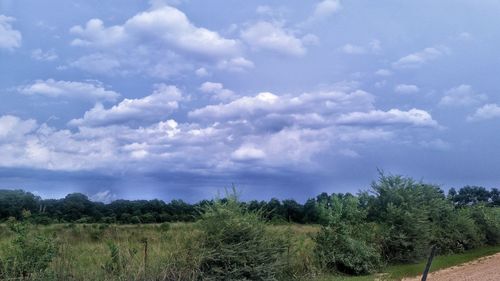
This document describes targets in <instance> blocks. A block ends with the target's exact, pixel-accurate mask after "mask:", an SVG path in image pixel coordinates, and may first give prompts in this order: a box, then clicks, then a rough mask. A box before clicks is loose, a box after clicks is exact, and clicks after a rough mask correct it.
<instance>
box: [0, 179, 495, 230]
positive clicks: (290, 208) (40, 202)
mask: <svg viewBox="0 0 500 281" xmlns="http://www.w3.org/2000/svg"><path fill="white" fill-rule="evenodd" d="M432 187H433V190H435V193H436V196H438V197H439V198H441V199H443V200H445V201H446V202H449V203H450V204H451V205H452V206H454V207H455V208H462V207H467V206H477V205H484V206H491V207H493V206H500V192H499V190H498V189H497V188H493V189H491V190H488V189H486V188H484V187H480V186H465V187H462V188H460V189H458V190H456V189H454V188H451V189H450V190H449V191H448V194H447V195H446V194H445V192H444V191H443V190H442V189H440V188H439V187H437V186H432ZM382 195H384V194H378V193H377V192H376V191H374V190H373V189H372V190H369V191H364V192H360V193H359V194H358V195H353V194H350V193H345V194H343V193H333V194H328V193H325V192H324V193H321V194H320V195H318V196H316V197H315V198H310V199H308V200H307V201H306V202H305V203H304V204H301V203H299V202H297V201H295V200H293V199H286V200H279V199H276V198H273V199H271V200H269V201H257V200H253V201H249V202H240V204H241V205H242V206H243V207H245V208H247V209H248V210H250V211H259V212H261V213H262V215H263V217H264V219H266V220H268V221H272V222H294V223H302V224H321V223H322V220H324V218H323V217H322V216H323V214H322V213H324V208H325V207H326V208H331V207H332V202H336V201H340V202H344V201H349V200H351V199H356V200H357V201H359V202H358V204H359V205H360V207H361V208H364V209H365V210H366V211H368V213H369V218H371V219H375V218H376V217H378V216H379V215H380V214H379V212H380V210H376V209H374V208H379V207H377V206H372V205H371V204H372V203H373V201H374V198H376V197H380V196H382ZM224 200H226V199H222V201H224ZM214 202H215V201H214V200H202V201H200V202H198V203H195V204H189V203H186V202H184V201H182V200H172V201H170V202H168V203H166V202H164V201H162V200H157V199H155V200H116V201H113V202H111V203H108V204H105V203H102V202H93V201H91V200H90V199H89V198H88V197H87V196H86V195H84V194H81V193H71V194H68V195H67V196H66V197H65V198H62V199H42V198H40V197H39V196H36V195H34V194H32V193H30V192H26V191H23V190H0V221H5V220H8V219H9V218H16V219H22V213H23V211H29V212H30V213H31V216H30V219H31V220H32V221H33V222H35V223H41V224H50V223H65V222H74V223H123V224H138V223H163V222H191V221H196V220H197V219H198V218H199V217H200V216H201V212H202V210H203V209H204V207H206V206H210V205H213V204H214Z"/></svg>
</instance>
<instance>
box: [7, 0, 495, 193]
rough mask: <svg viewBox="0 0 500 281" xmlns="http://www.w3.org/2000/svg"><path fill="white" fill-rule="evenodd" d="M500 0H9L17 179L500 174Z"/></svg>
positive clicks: (489, 179)
mask: <svg viewBox="0 0 500 281" xmlns="http://www.w3.org/2000/svg"><path fill="white" fill-rule="evenodd" d="M498 11H500V2H499V1H496V0H480V1H473V0H467V1H466V0H440V1H435V0H419V1H413V0H412V1H400V0H378V1H370V0H349V1H347V0H345V1H342V0H315V1H284V0H273V1H260V0H250V1H235V0H171V1H162V0H152V1H145V0H142V1H139V0H129V1H116V0H109V1H100V0H85V1H84V0H73V1H68V0H46V1H28V0H0V99H1V100H0V188H9V189H12V188H16V189H24V190H27V191H31V192H33V193H35V194H37V195H40V196H42V197H44V198H59V197H64V196H65V195H66V194H67V193H71V192H82V193H84V194H87V195H88V196H89V197H90V198H91V199H92V200H96V201H104V202H109V201H111V200H115V199H118V198H126V199H151V198H160V199H164V200H170V199H174V198H181V199H184V200H186V201H190V202H194V201H197V200H200V199H207V198H208V199H210V198H214V197H216V196H220V194H223V193H224V192H225V188H228V187H231V186H232V185H234V186H236V188H237V189H238V190H239V192H240V193H241V196H242V198H243V199H269V198H271V197H278V198H282V199H285V198H295V199H296V200H299V201H304V200H305V199H306V198H308V197H313V196H315V195H317V194H319V193H321V192H328V193H332V192H351V193H355V192H357V191H359V190H366V189H368V188H369V186H370V183H371V182H372V180H375V179H376V178H377V175H378V170H379V169H380V170H383V171H385V172H387V173H392V174H401V175H405V176H410V177H414V178H415V179H417V180H423V181H425V182H429V183H433V184H436V185H439V186H441V187H442V188H443V189H445V190H446V189H448V188H450V187H461V186H464V185H468V184H470V185H483V186H486V187H498V182H499V180H500V173H498V167H499V164H500V149H499V148H500V147H499V145H498V144H499V143H500V133H499V130H498V128H499V121H500V96H499V95H498V93H499V90H500V84H499V83H498V79H499V76H498V75H499V74H498V73H500V53H499V52H498V50H499V47H500V29H498V26H499V25H500V17H499V16H498V13H499V12H498Z"/></svg>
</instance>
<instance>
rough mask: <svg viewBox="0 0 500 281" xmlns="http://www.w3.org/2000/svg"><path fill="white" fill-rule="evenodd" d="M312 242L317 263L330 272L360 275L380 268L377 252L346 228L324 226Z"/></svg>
mask: <svg viewBox="0 0 500 281" xmlns="http://www.w3.org/2000/svg"><path fill="white" fill-rule="evenodd" d="M314 241H315V242H316V248H315V253H316V255H317V258H318V261H319V263H320V264H321V265H322V267H324V268H326V269H328V270H330V271H338V272H341V273H346V274H352V275H360V274H368V273H372V272H375V271H376V270H378V269H379V268H380V265H381V258H380V254H379V252H378V250H377V249H376V248H375V247H373V246H372V245H370V244H369V243H368V242H367V241H365V240H364V239H362V238H361V237H359V236H358V235H356V233H354V232H353V231H352V230H349V227H347V226H339V227H332V226H324V227H322V228H321V230H320V232H319V233H318V234H317V235H316V236H315V238H314Z"/></svg>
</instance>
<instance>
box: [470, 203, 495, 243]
mask: <svg viewBox="0 0 500 281" xmlns="http://www.w3.org/2000/svg"><path fill="white" fill-rule="evenodd" d="M499 210H500V209H498V208H487V207H485V206H477V207H474V208H473V209H472V213H471V216H472V218H473V219H474V221H475V222H476V224H477V225H478V227H479V229H481V231H482V233H483V234H484V242H485V243H486V244H488V245H498V244H500V211H499Z"/></svg>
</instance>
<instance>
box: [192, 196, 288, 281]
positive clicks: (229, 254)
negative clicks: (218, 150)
mask: <svg viewBox="0 0 500 281" xmlns="http://www.w3.org/2000/svg"><path fill="white" fill-rule="evenodd" d="M199 226H200V230H201V231H202V241H203V246H204V249H205V252H206V254H205V256H204V257H203V259H202V262H201V273H202V279H203V280H217V281H219V280H228V281H229V280H231V281H238V280H255V281H259V280H262V281H264V280H276V276H277V274H278V273H279V271H280V269H281V266H282V265H281V264H280V263H279V259H280V256H281V255H282V253H283V252H284V250H285V245H284V243H283V242H281V241H278V240H277V239H272V238H270V237H268V236H267V235H266V229H265V223H264V222H263V221H262V219H261V216H260V214H259V213H256V212H249V211H247V210H246V209H244V208H243V207H242V206H241V205H240V204H239V203H238V201H237V199H236V197H235V196H232V197H230V198H229V199H228V200H225V201H224V202H220V201H219V202H216V203H215V204H214V205H213V206H206V207H205V212H204V214H203V215H202V219H201V221H200V224H199Z"/></svg>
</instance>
